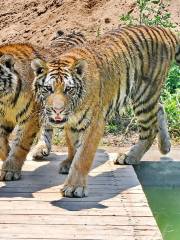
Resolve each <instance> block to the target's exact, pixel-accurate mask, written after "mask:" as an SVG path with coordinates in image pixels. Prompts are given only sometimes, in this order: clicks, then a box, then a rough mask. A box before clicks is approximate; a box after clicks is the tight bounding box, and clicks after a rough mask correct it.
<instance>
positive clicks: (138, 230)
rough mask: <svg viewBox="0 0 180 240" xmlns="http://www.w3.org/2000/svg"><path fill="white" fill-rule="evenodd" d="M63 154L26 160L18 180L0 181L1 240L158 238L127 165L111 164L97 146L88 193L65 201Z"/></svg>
mask: <svg viewBox="0 0 180 240" xmlns="http://www.w3.org/2000/svg"><path fill="white" fill-rule="evenodd" d="M64 158H65V154H64V153H56V154H51V156H50V157H48V160H47V161H42V162H34V161H26V163H25V165H24V168H23V177H22V180H20V181H16V182H7V183H2V182H1V183H0V186H1V188H0V239H4V240H8V239H46V240H48V239H49V240H50V239H79V240H80V239H82V240H86V239H88V240H92V239H101V240H107V239H108V240H160V239H162V237H161V234H160V232H159V229H158V227H157V225H156V222H155V220H154V218H153V216H152V213H151V210H150V209H149V207H148V204H147V200H146V198H145V195H144V193H143V191H142V188H141V186H140V184H139V181H138V179H137V177H136V174H135V172H134V170H133V168H132V167H131V166H115V165H114V164H113V161H112V158H113V154H107V153H106V152H105V151H103V150H99V151H98V152H97V154H96V160H95V162H94V165H93V168H92V171H91V172H90V174H89V197H87V198H84V199H75V198H74V199H69V198H64V197H62V196H61V194H60V192H59V189H60V187H61V186H62V184H63V182H64V179H65V176H63V175H59V174H58V165H59V162H60V161H62V160H63V159H64Z"/></svg>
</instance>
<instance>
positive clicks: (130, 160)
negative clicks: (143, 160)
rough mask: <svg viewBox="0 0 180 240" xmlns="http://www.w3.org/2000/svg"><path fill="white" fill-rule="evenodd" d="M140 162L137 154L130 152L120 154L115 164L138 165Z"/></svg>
mask: <svg viewBox="0 0 180 240" xmlns="http://www.w3.org/2000/svg"><path fill="white" fill-rule="evenodd" d="M139 163H140V160H139V159H138V158H136V156H131V155H128V154H119V155H118V157H117V158H116V159H115V161H114V164H118V165H137V164H139Z"/></svg>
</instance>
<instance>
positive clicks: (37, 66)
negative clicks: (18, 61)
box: [31, 58, 46, 76]
mask: <svg viewBox="0 0 180 240" xmlns="http://www.w3.org/2000/svg"><path fill="white" fill-rule="evenodd" d="M31 68H32V69H33V70H34V73H35V75H36V76H38V75H39V74H41V73H43V72H44V69H45V68H46V62H45V61H43V60H41V59H40V58H35V59H33V60H32V61H31Z"/></svg>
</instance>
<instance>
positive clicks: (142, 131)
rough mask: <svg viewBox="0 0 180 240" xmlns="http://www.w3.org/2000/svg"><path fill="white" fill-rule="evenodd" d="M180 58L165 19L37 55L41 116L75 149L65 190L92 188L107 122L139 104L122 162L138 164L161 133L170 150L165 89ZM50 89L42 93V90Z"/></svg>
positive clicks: (66, 164)
mask: <svg viewBox="0 0 180 240" xmlns="http://www.w3.org/2000/svg"><path fill="white" fill-rule="evenodd" d="M174 60H176V62H177V63H178V64H179V65H180V40H179V38H178V36H177V35H176V34H175V33H173V32H172V31H171V30H169V29H165V28H162V27H159V26H154V27H153V26H144V25H140V26H126V27H121V28H119V29H116V30H112V31H109V32H107V33H106V34H104V35H103V36H100V37H99V38H98V39H97V40H94V41H90V42H88V43H85V44H83V45H81V46H80V47H78V46H77V47H75V48H72V49H70V50H68V51H67V52H65V53H63V54H62V55H61V56H60V57H59V59H58V61H56V60H55V61H53V60H51V61H49V62H48V61H43V60H42V59H40V58H36V59H34V60H33V61H32V63H31V67H32V68H33V70H34V73H35V79H34V82H33V89H34V93H35V95H36V99H37V100H36V101H37V102H42V106H43V110H42V116H43V118H45V119H46V121H47V122H48V123H49V124H50V125H51V126H53V127H59V128H62V129H64V130H65V135H66V141H67V147H68V156H67V159H65V160H64V161H63V162H61V164H60V168H59V172H60V173H62V174H68V176H67V178H66V180H65V182H64V185H63V187H62V189H61V192H62V195H63V196H65V197H86V196H88V188H87V177H88V173H89V171H90V168H91V166H92V163H93V159H94V155H95V152H96V150H97V147H98V144H99V142H100V139H101V137H102V136H103V133H104V128H105V123H106V121H107V120H108V119H110V118H111V117H112V116H113V114H114V113H116V112H119V111H121V109H122V108H123V106H125V105H126V104H128V103H131V104H132V107H133V111H134V113H135V116H136V118H137V121H138V125H139V140H138V142H137V143H136V144H135V145H134V146H132V148H131V149H130V150H129V152H127V153H121V152H120V153H119V154H118V155H117V157H116V159H115V161H114V162H115V164H138V163H139V162H140V160H141V158H142V156H143V155H144V154H145V152H147V151H148V149H149V148H150V147H151V145H152V143H153V141H154V139H155V137H156V136H158V145H159V150H160V151H161V152H162V153H163V154H166V153H168V152H169V151H170V148H171V143H170V137H169V133H168V128H167V120H166V115H165V111H164V107H163V105H162V104H161V103H160V93H161V89H162V87H163V84H164V82H165V78H166V76H167V73H168V70H169V68H170V66H171V63H172V62H173V61H174ZM43 89H44V90H45V89H48V92H46V94H45V95H44V97H43V98H42V96H40V95H39V92H40V91H43Z"/></svg>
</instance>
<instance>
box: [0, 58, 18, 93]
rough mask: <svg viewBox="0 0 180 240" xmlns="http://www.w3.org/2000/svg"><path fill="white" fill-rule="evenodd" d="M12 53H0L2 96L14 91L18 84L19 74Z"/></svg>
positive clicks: (0, 88) (0, 87)
mask: <svg viewBox="0 0 180 240" xmlns="http://www.w3.org/2000/svg"><path fill="white" fill-rule="evenodd" d="M14 63H15V61H14V58H13V56H12V55H9V54H3V55H0V96H6V95H8V94H11V93H14V92H15V90H16V87H17V84H18V75H17V72H16V71H15V69H14Z"/></svg>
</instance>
